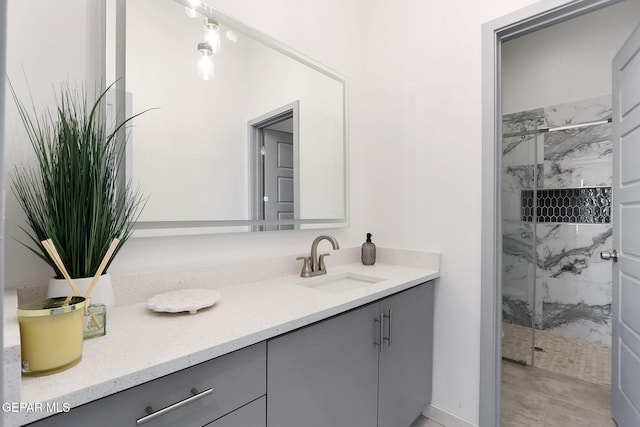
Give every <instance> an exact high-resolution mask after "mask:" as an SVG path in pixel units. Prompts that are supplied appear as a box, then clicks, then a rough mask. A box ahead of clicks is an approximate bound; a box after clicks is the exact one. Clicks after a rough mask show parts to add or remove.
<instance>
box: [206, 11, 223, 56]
mask: <svg viewBox="0 0 640 427" xmlns="http://www.w3.org/2000/svg"><path fill="white" fill-rule="evenodd" d="M204 40H205V42H207V43H208V44H209V46H211V50H212V51H213V53H218V52H219V51H220V25H218V21H214V20H213V19H211V18H205V19H204Z"/></svg>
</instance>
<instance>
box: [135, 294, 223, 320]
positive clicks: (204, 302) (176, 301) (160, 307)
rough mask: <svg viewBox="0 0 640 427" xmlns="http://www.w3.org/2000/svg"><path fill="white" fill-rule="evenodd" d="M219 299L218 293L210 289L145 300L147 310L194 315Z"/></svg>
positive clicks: (157, 296)
mask: <svg viewBox="0 0 640 427" xmlns="http://www.w3.org/2000/svg"><path fill="white" fill-rule="evenodd" d="M220 298H221V295H220V292H217V291H214V290H211V289H181V290H179V291H171V292H167V293H164V294H160V295H155V296H152V297H151V298H149V299H148V300H147V308H149V309H151V310H153V311H161V312H167V313H179V312H181V311H188V312H189V313H191V314H196V313H197V312H198V310H200V309H201V308H205V307H211V306H212V305H213V304H215V303H216V302H218V301H220Z"/></svg>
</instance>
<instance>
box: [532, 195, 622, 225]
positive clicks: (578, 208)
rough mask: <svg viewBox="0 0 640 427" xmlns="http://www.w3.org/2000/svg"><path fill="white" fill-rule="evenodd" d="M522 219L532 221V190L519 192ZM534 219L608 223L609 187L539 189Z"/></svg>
mask: <svg viewBox="0 0 640 427" xmlns="http://www.w3.org/2000/svg"><path fill="white" fill-rule="evenodd" d="M521 194H522V195H521V213H522V221H525V222H531V221H533V214H534V206H533V205H534V203H533V202H534V200H533V197H534V196H533V190H522V192H521ZM536 219H537V221H538V222H563V223H566V222H568V223H575V224H609V223H610V222H611V187H587V188H561V189H553V190H551V189H539V190H538V206H537V215H536Z"/></svg>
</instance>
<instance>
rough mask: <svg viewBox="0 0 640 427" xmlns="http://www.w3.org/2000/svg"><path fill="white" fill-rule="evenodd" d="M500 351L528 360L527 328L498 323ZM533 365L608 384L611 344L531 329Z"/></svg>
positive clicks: (509, 355)
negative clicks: (533, 344) (500, 333)
mask: <svg viewBox="0 0 640 427" xmlns="http://www.w3.org/2000/svg"><path fill="white" fill-rule="evenodd" d="M502 331H503V332H504V336H503V338H502V355H503V357H505V358H508V359H511V360H516V361H517V360H523V361H526V362H527V364H528V365H530V364H531V361H530V359H531V329H530V328H526V327H523V326H518V325H513V324H510V323H503V324H502ZM535 346H536V347H538V348H540V349H542V350H543V351H535V355H534V357H535V361H534V363H533V365H534V366H535V367H537V368H541V369H545V370H547V371H551V372H556V373H559V374H562V375H567V376H570V377H574V378H577V379H580V380H583V381H587V382H590V383H594V384H602V385H611V348H610V347H608V346H606V345H603V344H597V343H592V342H589V341H585V340H581V339H578V338H572V337H565V336H563V335H559V334H555V333H553V332H547V331H543V330H539V329H536V330H535Z"/></svg>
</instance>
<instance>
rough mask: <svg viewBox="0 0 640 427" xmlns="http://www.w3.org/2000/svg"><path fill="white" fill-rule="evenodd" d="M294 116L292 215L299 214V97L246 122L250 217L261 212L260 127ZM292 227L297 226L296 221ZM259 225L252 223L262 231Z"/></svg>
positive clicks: (261, 137)
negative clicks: (297, 99)
mask: <svg viewBox="0 0 640 427" xmlns="http://www.w3.org/2000/svg"><path fill="white" fill-rule="evenodd" d="M289 118H291V119H292V120H293V197H294V199H293V200H294V203H293V217H294V218H300V159H299V156H300V150H299V147H300V146H299V142H300V101H293V102H291V103H289V104H286V105H283V106H281V107H279V108H276V109H275V110H271V111H269V112H267V113H265V114H262V115H261V116H259V117H256V118H255V119H252V120H249V122H248V123H247V132H248V138H247V141H248V143H249V147H248V153H249V210H250V212H249V218H251V219H252V220H254V221H255V220H258V219H259V218H261V216H262V213H263V212H262V201H261V200H260V194H261V193H262V191H261V189H262V185H263V173H264V171H263V165H262V153H261V150H260V147H261V145H262V142H263V138H264V136H263V129H264V128H266V127H268V126H271V125H274V124H276V123H278V122H281V121H283V120H287V119H289ZM294 228H298V225H297V224H296V225H295V227H294ZM261 230H262V226H259V225H258V226H256V225H254V226H253V231H261Z"/></svg>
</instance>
